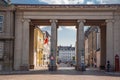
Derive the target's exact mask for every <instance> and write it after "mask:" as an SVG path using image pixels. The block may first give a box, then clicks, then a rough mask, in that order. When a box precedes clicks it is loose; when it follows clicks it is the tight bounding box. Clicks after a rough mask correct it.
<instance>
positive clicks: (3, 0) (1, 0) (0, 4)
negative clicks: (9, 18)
mask: <svg viewBox="0 0 120 80" xmlns="http://www.w3.org/2000/svg"><path fill="white" fill-rule="evenodd" d="M6 5H8V4H7V2H6V1H5V0H0V6H6Z"/></svg>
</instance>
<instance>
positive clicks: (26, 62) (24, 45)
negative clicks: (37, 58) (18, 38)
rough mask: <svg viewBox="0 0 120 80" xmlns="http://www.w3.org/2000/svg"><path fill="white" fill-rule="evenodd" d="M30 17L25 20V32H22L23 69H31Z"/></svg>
mask: <svg viewBox="0 0 120 80" xmlns="http://www.w3.org/2000/svg"><path fill="white" fill-rule="evenodd" d="M29 22H30V20H29V19H24V20H23V32H22V39H23V42H22V53H21V54H22V63H21V69H23V70H28V69H29V27H30V25H29Z"/></svg>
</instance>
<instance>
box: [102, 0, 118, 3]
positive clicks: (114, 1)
mask: <svg viewBox="0 0 120 80" xmlns="http://www.w3.org/2000/svg"><path fill="white" fill-rule="evenodd" d="M101 3H103V4H120V0H101Z"/></svg>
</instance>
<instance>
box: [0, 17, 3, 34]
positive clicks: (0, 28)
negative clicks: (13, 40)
mask: <svg viewBox="0 0 120 80" xmlns="http://www.w3.org/2000/svg"><path fill="white" fill-rule="evenodd" d="M2 30H3V16H0V32H2Z"/></svg>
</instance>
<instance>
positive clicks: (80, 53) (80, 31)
mask: <svg viewBox="0 0 120 80" xmlns="http://www.w3.org/2000/svg"><path fill="white" fill-rule="evenodd" d="M84 22H85V20H78V27H77V56H76V58H77V66H76V70H85V67H84V66H85V65H84V62H85V61H84V51H85V50H84V48H85V47H84Z"/></svg>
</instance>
